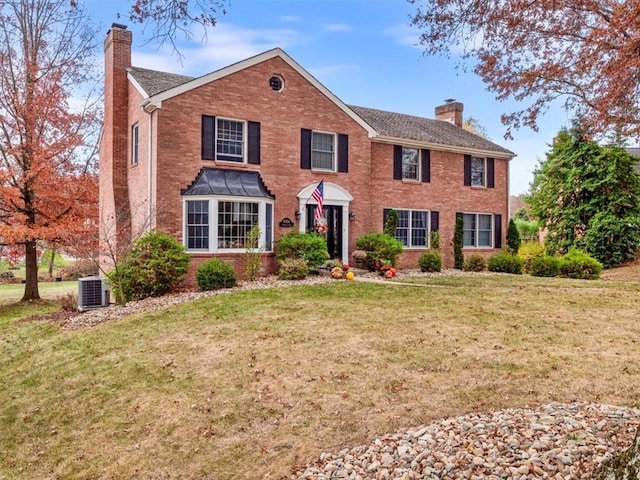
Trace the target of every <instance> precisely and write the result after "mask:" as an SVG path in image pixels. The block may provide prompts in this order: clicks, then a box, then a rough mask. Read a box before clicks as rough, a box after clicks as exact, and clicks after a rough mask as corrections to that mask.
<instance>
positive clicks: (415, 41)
mask: <svg viewBox="0 0 640 480" xmlns="http://www.w3.org/2000/svg"><path fill="white" fill-rule="evenodd" d="M383 33H384V34H385V35H387V36H389V37H392V38H393V39H394V40H395V43H397V44H399V45H404V46H406V47H413V48H418V49H421V48H422V47H421V46H420V44H419V41H420V32H418V31H417V30H416V29H415V28H413V27H411V26H410V25H407V24H403V23H401V24H397V25H392V26H390V27H388V28H386V29H385V30H384V32H383Z"/></svg>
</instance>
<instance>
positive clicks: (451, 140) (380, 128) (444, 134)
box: [349, 105, 513, 155]
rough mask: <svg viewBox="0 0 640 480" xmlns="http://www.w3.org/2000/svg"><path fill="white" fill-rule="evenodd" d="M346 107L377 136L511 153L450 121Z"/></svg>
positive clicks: (352, 106)
mask: <svg viewBox="0 0 640 480" xmlns="http://www.w3.org/2000/svg"><path fill="white" fill-rule="evenodd" d="M349 108H351V109H352V110H353V111H354V112H356V113H357V114H358V115H359V116H360V117H361V118H362V119H363V120H364V121H365V122H367V123H368V124H369V125H371V126H372V127H373V129H374V130H375V131H376V132H378V134H380V135H384V136H388V137H393V138H404V139H407V140H417V141H420V142H426V143H435V144H439V145H450V146H455V147H463V148H473V149H478V150H488V151H492V152H496V153H502V154H506V155H513V152H511V151H510V150H507V149H506V148H504V147H501V146H500V145H498V144H496V143H493V142H492V141H490V140H487V139H486V138H482V137H480V136H478V135H475V134H473V133H471V132H468V131H467V130H464V129H462V128H460V127H456V126H455V125H454V124H452V123H450V122H445V121H442V120H433V119H431V118H424V117H415V116H413V115H405V114H402V113H393V112H385V111H383V110H376V109H373V108H366V107H358V106H355V105H349Z"/></svg>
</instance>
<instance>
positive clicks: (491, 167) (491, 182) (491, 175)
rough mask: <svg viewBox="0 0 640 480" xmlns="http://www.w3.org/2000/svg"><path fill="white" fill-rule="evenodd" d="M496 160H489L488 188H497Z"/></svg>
mask: <svg viewBox="0 0 640 480" xmlns="http://www.w3.org/2000/svg"><path fill="white" fill-rule="evenodd" d="M495 186H496V182H495V160H494V159H493V158H487V188H495Z"/></svg>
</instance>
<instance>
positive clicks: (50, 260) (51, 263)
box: [49, 248, 56, 278]
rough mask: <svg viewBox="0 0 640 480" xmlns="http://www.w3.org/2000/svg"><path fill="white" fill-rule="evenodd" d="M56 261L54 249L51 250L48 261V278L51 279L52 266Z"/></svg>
mask: <svg viewBox="0 0 640 480" xmlns="http://www.w3.org/2000/svg"><path fill="white" fill-rule="evenodd" d="M55 260H56V249H55V248H52V249H51V258H50V259H49V278H53V266H54V263H55Z"/></svg>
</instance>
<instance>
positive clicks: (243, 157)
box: [213, 116, 249, 165]
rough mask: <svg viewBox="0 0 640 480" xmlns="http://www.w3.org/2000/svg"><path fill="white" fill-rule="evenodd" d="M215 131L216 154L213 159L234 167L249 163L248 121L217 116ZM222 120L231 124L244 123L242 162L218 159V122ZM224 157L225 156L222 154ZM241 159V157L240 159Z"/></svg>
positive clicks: (214, 144) (214, 148)
mask: <svg viewBox="0 0 640 480" xmlns="http://www.w3.org/2000/svg"><path fill="white" fill-rule="evenodd" d="M215 119H216V120H215V125H214V127H215V131H214V134H213V150H214V154H213V158H214V159H215V161H216V162H223V163H229V164H232V165H238V164H242V163H247V157H248V152H247V148H248V146H249V144H248V139H247V121H246V120H242V119H240V118H231V117H219V116H216V117H215ZM220 120H228V121H230V122H238V123H242V161H240V160H238V161H235V160H225V159H220V158H218V121H220ZM221 155H224V154H221ZM238 158H240V157H238Z"/></svg>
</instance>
